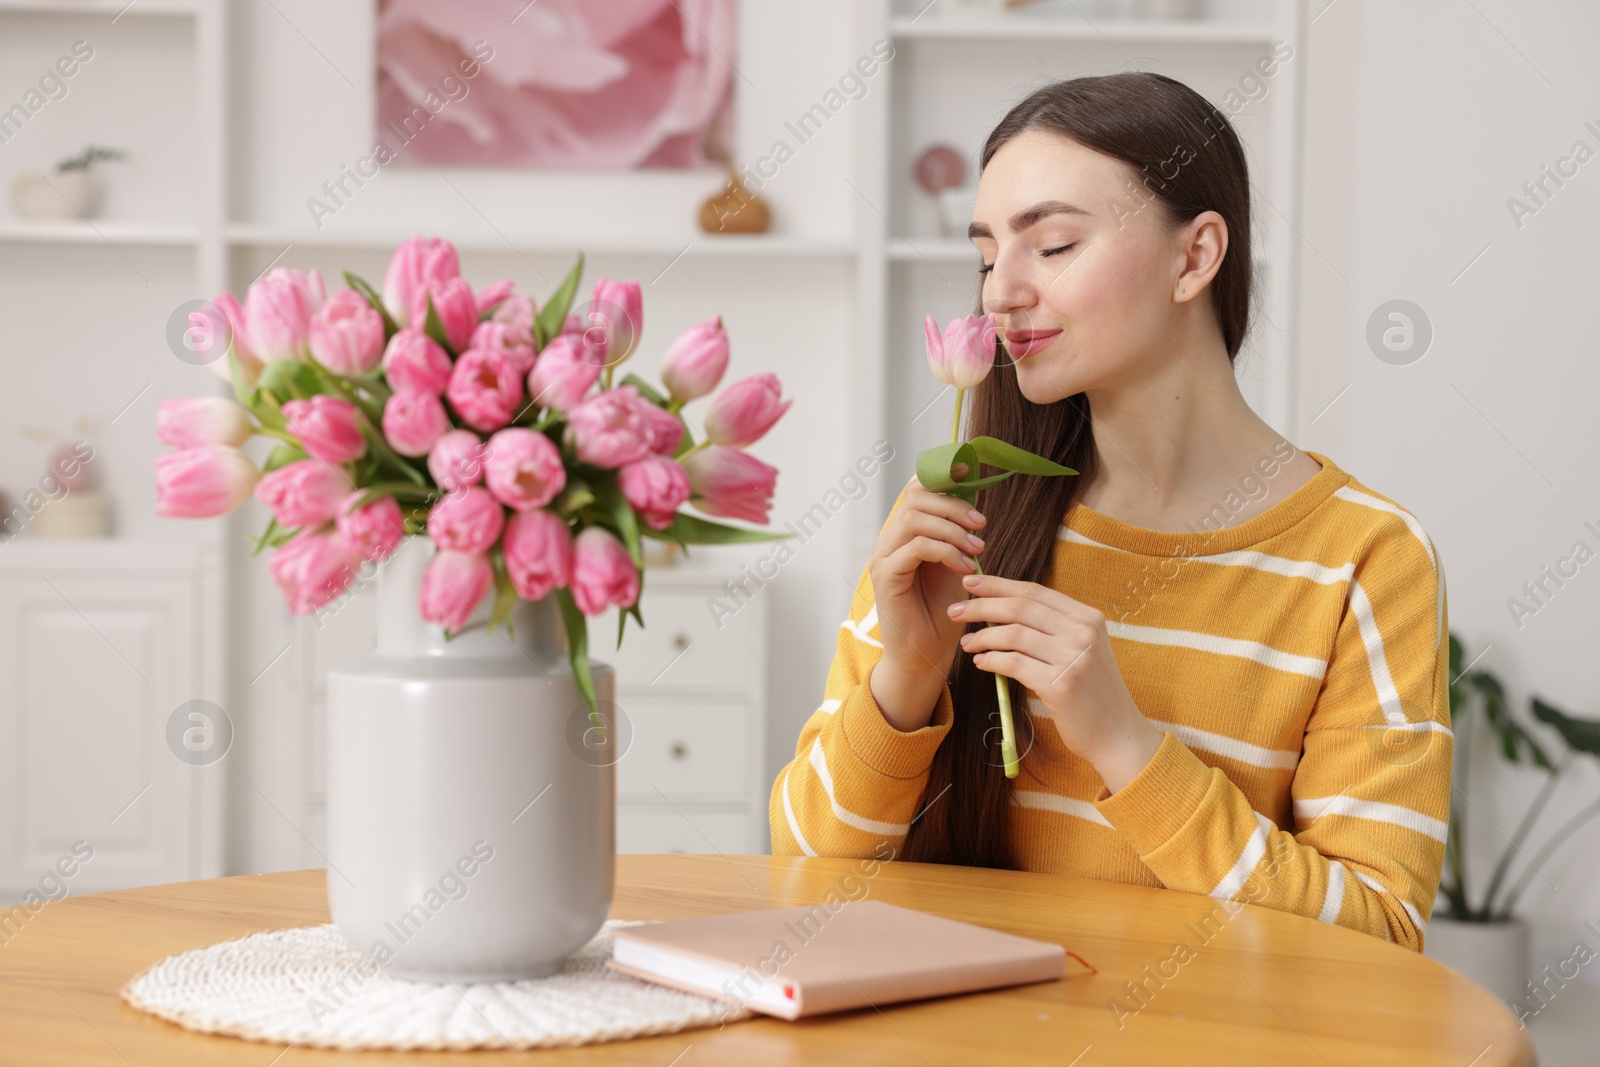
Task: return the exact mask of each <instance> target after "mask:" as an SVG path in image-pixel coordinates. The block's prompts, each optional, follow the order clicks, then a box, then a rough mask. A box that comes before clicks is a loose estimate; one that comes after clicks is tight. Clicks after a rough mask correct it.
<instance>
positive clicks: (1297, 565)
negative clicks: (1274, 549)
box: [1056, 526, 1355, 585]
mask: <svg viewBox="0 0 1600 1067" xmlns="http://www.w3.org/2000/svg"><path fill="white" fill-rule="evenodd" d="M1056 537H1057V538H1059V539H1060V540H1062V541H1069V542H1071V543H1072V544H1075V545H1088V546H1090V547H1092V548H1104V549H1109V550H1111V551H1112V552H1126V549H1121V548H1117V547H1116V546H1115V545H1108V544H1103V543H1102V542H1100V541H1096V540H1094V539H1093V538H1092V537H1086V536H1085V535H1083V534H1081V533H1079V532H1078V531H1077V530H1074V529H1072V528H1071V527H1068V526H1061V527H1059V528H1058V529H1057V531H1056ZM1167 558H1169V559H1171V560H1173V561H1174V562H1189V563H1210V564H1212V565H1213V566H1217V567H1249V568H1250V569H1252V570H1258V571H1267V572H1268V573H1270V574H1281V575H1283V576H1284V577H1285V578H1309V579H1310V580H1311V581H1313V582H1316V583H1317V584H1318V585H1334V584H1337V583H1339V582H1344V581H1349V579H1350V575H1351V574H1352V573H1353V572H1354V571H1355V564H1353V563H1346V564H1344V565H1343V566H1340V567H1327V566H1324V565H1323V564H1321V563H1313V562H1311V561H1309V560H1299V559H1287V558H1285V557H1283V556H1273V555H1269V554H1268V553H1266V552H1250V551H1240V552H1216V553H1212V554H1211V555H1185V554H1183V553H1179V552H1173V553H1171V554H1170V555H1169V556H1168V557H1167ZM1158 577H1159V575H1158Z"/></svg>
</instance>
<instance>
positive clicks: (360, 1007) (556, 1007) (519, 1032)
mask: <svg viewBox="0 0 1600 1067" xmlns="http://www.w3.org/2000/svg"><path fill="white" fill-rule="evenodd" d="M639 925H643V924H642V923H638V922H628V921H624V920H619V919H611V920H609V921H607V922H606V924H605V925H604V926H603V927H602V928H601V930H600V932H599V933H598V934H596V935H595V936H594V937H593V938H592V939H591V940H590V941H589V943H588V944H586V945H584V946H583V947H582V948H580V949H579V950H578V951H577V952H575V953H573V954H572V956H571V957H569V958H568V960H567V962H566V964H565V966H563V967H562V969H561V970H559V971H557V972H556V973H555V974H552V975H550V976H549V977H547V978H528V979H524V980H522V981H519V982H496V983H484V984H473V985H462V984H460V983H441V984H435V983H431V982H412V981H407V980H405V979H400V978H392V977H390V976H389V975H387V974H384V973H383V972H382V971H381V970H377V969H376V968H375V967H374V966H373V964H372V962H371V960H370V959H369V958H368V957H366V956H365V955H364V954H363V953H362V952H360V951H359V950H357V949H355V948H353V947H351V945H350V944H349V942H347V941H346V940H345V939H344V936H343V935H341V934H340V933H339V931H338V929H337V928H336V927H335V926H334V925H333V924H332V923H329V924H327V925H325V926H303V927H296V928H293V929H289V930H272V931H268V932H265V933H259V934H251V935H249V936H248V937H241V938H238V939H237V940H233V941H224V942H222V943H221V944H217V945H209V946H207V947H205V948H198V949H194V950H192V951H189V952H184V953H181V954H179V955H176V956H168V957H167V958H166V959H164V960H162V961H161V962H160V963H157V964H156V965H155V966H153V967H150V968H149V969H147V970H145V971H144V972H142V973H141V974H139V975H138V976H137V977H136V978H134V979H133V980H132V981H130V982H129V983H128V984H127V985H126V986H125V987H124V988H123V990H122V999H124V1000H126V1001H127V1002H128V1003H129V1004H131V1005H133V1006H134V1007H136V1008H138V1009H140V1010H141V1011H146V1012H149V1013H150V1014H151V1015H154V1016H157V1017H158V1018H162V1019H166V1020H167V1021H168V1022H173V1023H177V1024H178V1025H179V1026H182V1027H184V1028H185V1029H189V1030H197V1031H199V1032H201V1033H207V1034H227V1035H231V1036H233V1037H244V1038H250V1039H252V1040H256V1041H273V1042H280V1043H283V1044H294V1045H307V1046H313V1047H318V1048H336V1049H399V1050H404V1049H438V1050H445V1049H448V1050H465V1049H475V1048H517V1049H526V1048H558V1047H565V1046H572V1045H586V1044H590V1043H593V1042H597V1041H615V1040H618V1039H621V1038H628V1037H643V1036H646V1035H649V1034H670V1033H674V1032H676V1031H679V1030H688V1029H693V1028H696V1027H702V1026H716V1025H717V1024H718V1023H720V1022H724V1021H731V1020H734V1019H744V1018H748V1017H749V1016H750V1015H751V1014H753V1013H752V1012H751V1011H750V1010H749V1009H744V1010H742V1011H738V1012H735V1011H733V1010H732V1006H731V1005H729V1004H726V1003H724V1002H720V1001H716V1000H712V999H710V998H707V997H698V996H695V995H693V994H690V993H681V992H679V991H677V990H675V989H669V988H667V987H665V986H658V985H654V984H652V983H650V982H643V981H640V980H639V979H637V978H632V977H630V976H628V975H625V974H621V973H619V972H617V971H614V970H612V969H611V968H609V967H607V966H606V965H605V963H606V961H607V960H609V959H610V958H611V944H612V933H613V931H615V930H616V929H617V928H618V927H622V926H639Z"/></svg>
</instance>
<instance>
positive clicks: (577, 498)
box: [550, 478, 595, 519]
mask: <svg viewBox="0 0 1600 1067" xmlns="http://www.w3.org/2000/svg"><path fill="white" fill-rule="evenodd" d="M594 500H595V496H594V490H593V489H591V488H590V487H589V483H588V482H585V481H583V480H582V479H578V478H574V479H572V480H571V481H569V482H567V487H566V488H565V489H563V490H561V493H560V495H558V496H557V497H556V498H555V500H553V501H551V502H550V506H551V507H552V508H554V509H555V512H556V514H557V515H560V516H561V517H562V518H563V519H570V518H571V517H572V516H573V515H575V514H577V512H578V511H579V510H581V509H583V508H586V507H588V506H589V505H590V504H593V503H594Z"/></svg>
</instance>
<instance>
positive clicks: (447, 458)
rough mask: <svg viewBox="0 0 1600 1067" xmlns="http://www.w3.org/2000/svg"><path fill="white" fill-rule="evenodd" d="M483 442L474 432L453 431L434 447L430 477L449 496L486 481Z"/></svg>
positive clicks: (430, 462)
mask: <svg viewBox="0 0 1600 1067" xmlns="http://www.w3.org/2000/svg"><path fill="white" fill-rule="evenodd" d="M484 456H485V451H484V445H483V438H481V437H479V436H478V435H477V434H475V433H473V432H472V431H471V430H451V431H450V432H449V433H447V434H445V435H444V436H443V437H441V438H439V439H438V440H437V441H435V442H434V443H433V451H431V452H429V453H428V473H429V474H431V475H433V480H434V481H435V482H438V483H439V488H441V489H443V490H445V491H446V492H451V491H453V490H456V489H465V488H467V487H468V486H470V485H477V484H478V483H479V482H481V481H483V460H484Z"/></svg>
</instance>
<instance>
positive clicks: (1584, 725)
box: [1530, 697, 1600, 756]
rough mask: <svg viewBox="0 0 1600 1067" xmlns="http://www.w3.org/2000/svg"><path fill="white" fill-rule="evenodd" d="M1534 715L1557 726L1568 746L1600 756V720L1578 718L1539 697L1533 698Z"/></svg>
mask: <svg viewBox="0 0 1600 1067" xmlns="http://www.w3.org/2000/svg"><path fill="white" fill-rule="evenodd" d="M1530 703H1531V704H1532V705H1533V717H1534V718H1536V719H1538V720H1539V721H1540V722H1542V723H1544V724H1546V725H1547V726H1552V727H1554V728H1555V730H1556V732H1557V733H1559V734H1560V735H1561V740H1563V741H1565V742H1566V743H1567V747H1568V748H1571V749H1574V750H1575V751H1578V752H1586V753H1588V754H1589V755H1591V756H1600V722H1596V721H1595V720H1593V719H1578V718H1574V717H1573V716H1571V715H1568V714H1567V713H1566V712H1564V711H1561V710H1560V709H1559V708H1555V707H1553V706H1551V705H1549V704H1546V703H1545V702H1544V701H1542V700H1540V699H1539V698H1538V697H1534V698H1532V700H1531V701H1530Z"/></svg>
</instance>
